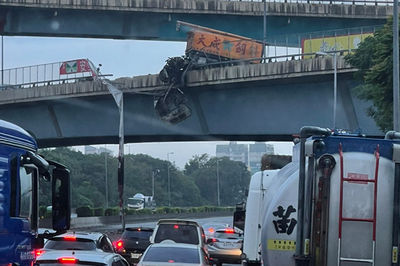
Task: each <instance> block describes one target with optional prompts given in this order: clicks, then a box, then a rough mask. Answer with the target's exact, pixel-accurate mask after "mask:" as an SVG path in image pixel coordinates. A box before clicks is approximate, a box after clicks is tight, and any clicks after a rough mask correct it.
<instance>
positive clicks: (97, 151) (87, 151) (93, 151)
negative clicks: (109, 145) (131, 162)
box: [85, 146, 113, 155]
mask: <svg viewBox="0 0 400 266" xmlns="http://www.w3.org/2000/svg"><path fill="white" fill-rule="evenodd" d="M104 152H106V153H108V154H109V155H112V154H113V152H112V150H109V149H106V148H104V147H100V148H96V147H93V146H85V154H101V153H104Z"/></svg>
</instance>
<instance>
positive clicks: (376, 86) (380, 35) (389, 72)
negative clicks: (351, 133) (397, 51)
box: [345, 18, 393, 131]
mask: <svg viewBox="0 0 400 266" xmlns="http://www.w3.org/2000/svg"><path fill="white" fill-rule="evenodd" d="M392 26H393V20H392V18H389V19H388V21H387V23H386V24H385V25H384V27H383V28H382V29H380V30H378V31H376V32H375V33H374V35H373V37H372V36H371V37H367V38H366V39H365V40H364V41H362V42H361V43H360V45H359V47H358V49H357V50H356V51H355V52H354V53H352V54H349V55H347V56H346V58H345V59H346V61H347V62H348V63H350V64H351V65H352V66H354V67H356V68H357V69H358V71H357V72H356V74H355V78H356V79H358V80H360V81H362V84H361V85H359V86H357V87H356V92H357V95H358V97H359V98H361V99H364V100H369V101H371V102H372V106H371V107H370V108H369V109H368V115H369V116H371V117H372V118H373V119H374V120H375V122H376V123H377V125H378V126H379V128H380V129H381V130H382V131H387V130H391V129H393V122H392V121H393V119H392V118H393V63H392V62H393V49H392V47H393V32H392Z"/></svg>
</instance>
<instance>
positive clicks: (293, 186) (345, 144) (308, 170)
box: [243, 127, 400, 266]
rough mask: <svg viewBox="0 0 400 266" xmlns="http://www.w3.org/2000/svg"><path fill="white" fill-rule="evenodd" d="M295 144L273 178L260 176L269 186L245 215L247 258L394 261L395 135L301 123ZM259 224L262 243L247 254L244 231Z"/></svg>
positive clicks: (277, 265) (288, 263) (329, 263)
mask: <svg viewBox="0 0 400 266" xmlns="http://www.w3.org/2000/svg"><path fill="white" fill-rule="evenodd" d="M294 150H295V153H294V155H293V161H292V162H291V163H289V164H288V165H286V166H285V167H283V168H282V169H281V170H278V171H276V172H273V173H270V174H271V180H269V179H268V178H267V180H266V179H265V177H264V178H261V177H262V175H265V173H262V174H259V177H258V180H259V181H258V183H260V182H261V180H262V182H264V183H265V184H266V185H264V186H263V187H264V190H262V191H261V192H257V193H258V194H257V193H256V194H254V195H253V196H254V198H255V200H254V201H255V202H258V203H260V206H257V205H254V206H255V208H254V211H253V212H254V214H253V217H254V218H253V219H254V220H253V221H252V220H249V221H248V220H247V219H246V225H245V236H244V237H245V240H244V244H245V247H244V253H246V252H247V253H248V254H247V253H246V257H247V258H246V260H244V261H243V262H244V264H246V263H248V264H251V263H252V261H251V260H250V257H251V256H253V255H252V254H256V253H257V252H260V253H261V258H262V264H263V265H267V266H295V265H296V266H303V265H304V266H306V265H307V266H308V265H310V266H317V265H318V266H334V265H335V266H340V265H343V266H353V265H362V266H364V265H379V266H389V265H399V261H398V247H399V237H398V233H399V220H400V217H399V206H400V204H399V202H400V133H398V132H388V133H387V134H386V137H385V139H376V138H366V137H364V136H361V135H352V134H347V133H345V132H333V131H331V130H330V129H325V128H319V127H303V128H302V129H301V132H300V143H298V144H297V145H296V146H295V148H294ZM264 172H265V171H264ZM266 173H268V172H266ZM251 186H252V185H251ZM256 187H260V185H259V184H258V185H257V184H256ZM251 189H252V188H250V193H249V197H250V195H251ZM262 199H263V200H262ZM249 205H250V201H248V202H247V206H246V208H247V210H249V211H251V210H252V209H251V207H249ZM257 217H258V218H257ZM246 218H247V217H246ZM247 223H249V224H247ZM251 223H254V225H252V226H248V225H250V224H251ZM248 227H250V228H248ZM258 228H260V230H261V236H260V239H261V241H259V243H260V246H259V247H258V246H257V243H258V240H257V239H255V241H254V243H252V244H251V252H250V251H248V249H247V246H249V244H247V246H246V239H247V238H246V233H248V232H249V231H257V230H258ZM253 234H255V233H254V232H253Z"/></svg>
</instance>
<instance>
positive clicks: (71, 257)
mask: <svg viewBox="0 0 400 266" xmlns="http://www.w3.org/2000/svg"><path fill="white" fill-rule="evenodd" d="M65 264H68V265H71V266H73V265H92V266H93V265H99V266H100V265H104V266H105V265H107V266H129V263H128V262H127V261H126V260H125V259H124V258H123V257H122V256H121V255H118V254H116V253H107V252H103V251H98V250H92V251H90V250H46V251H44V252H43V253H42V254H41V255H40V257H39V258H37V260H36V263H35V265H36V266H58V265H59V266H64V265H65Z"/></svg>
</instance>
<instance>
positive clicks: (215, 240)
mask: <svg viewBox="0 0 400 266" xmlns="http://www.w3.org/2000/svg"><path fill="white" fill-rule="evenodd" d="M211 241H212V242H213V243H215V242H219V240H218V239H216V238H213V239H212V240H211Z"/></svg>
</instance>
